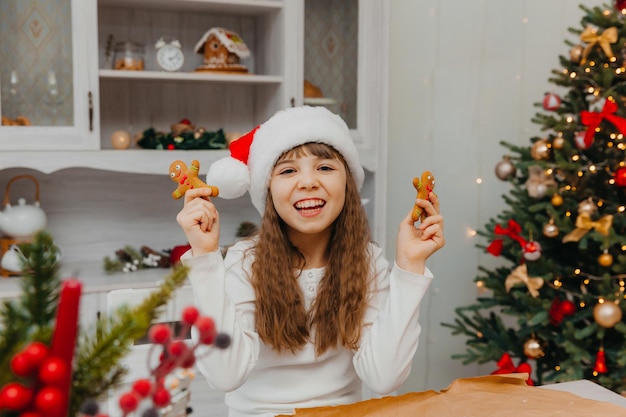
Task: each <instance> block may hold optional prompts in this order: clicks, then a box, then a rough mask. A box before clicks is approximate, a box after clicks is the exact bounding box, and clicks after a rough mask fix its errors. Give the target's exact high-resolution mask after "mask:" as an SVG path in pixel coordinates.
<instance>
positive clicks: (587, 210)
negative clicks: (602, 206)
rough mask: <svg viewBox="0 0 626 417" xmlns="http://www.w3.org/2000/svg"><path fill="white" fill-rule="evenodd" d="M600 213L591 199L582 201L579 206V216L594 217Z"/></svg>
mask: <svg viewBox="0 0 626 417" xmlns="http://www.w3.org/2000/svg"><path fill="white" fill-rule="evenodd" d="M597 211H598V206H597V204H595V203H594V202H593V200H592V198H591V197H589V198H588V199H586V200H583V201H581V202H580V203H579V204H578V214H583V213H584V214H588V215H589V216H593V215H594V214H596V212H597Z"/></svg>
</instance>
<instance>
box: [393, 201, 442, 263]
mask: <svg viewBox="0 0 626 417" xmlns="http://www.w3.org/2000/svg"><path fill="white" fill-rule="evenodd" d="M428 198H429V199H430V200H425V199H416V200H415V204H417V205H418V206H420V207H421V208H422V209H423V210H424V211H425V212H426V214H427V215H428V217H426V219H424V221H422V222H420V223H419V224H418V225H417V226H416V225H415V222H414V221H413V219H412V217H411V212H412V210H411V211H409V213H408V214H407V216H406V217H405V218H404V220H402V222H401V223H400V227H399V229H398V237H397V239H396V264H398V266H399V267H400V268H402V269H405V270H407V271H411V272H415V273H418V274H423V273H424V271H425V270H426V260H427V259H428V258H429V257H430V256H431V255H432V254H433V253H435V252H436V251H438V250H439V249H441V248H442V247H443V246H444V245H445V238H444V235H443V216H442V215H441V213H440V211H439V197H437V195H436V194H435V193H433V192H431V193H430V194H429V196H428Z"/></svg>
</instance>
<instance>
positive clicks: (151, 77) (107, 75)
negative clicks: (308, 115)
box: [99, 69, 283, 84]
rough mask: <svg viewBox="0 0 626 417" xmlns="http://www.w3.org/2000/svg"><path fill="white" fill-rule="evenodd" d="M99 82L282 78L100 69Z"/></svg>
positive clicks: (251, 81)
mask: <svg viewBox="0 0 626 417" xmlns="http://www.w3.org/2000/svg"><path fill="white" fill-rule="evenodd" d="M99 75H100V79H101V80H126V81H130V80H133V81H174V82H214V83H220V84H222V83H232V84H280V83H282V82H283V77H281V76H278V75H258V74H226V73H217V72H216V73H211V72H165V71H124V70H112V69H101V70H99Z"/></svg>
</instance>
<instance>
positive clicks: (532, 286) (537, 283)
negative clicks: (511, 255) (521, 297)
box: [504, 264, 543, 298]
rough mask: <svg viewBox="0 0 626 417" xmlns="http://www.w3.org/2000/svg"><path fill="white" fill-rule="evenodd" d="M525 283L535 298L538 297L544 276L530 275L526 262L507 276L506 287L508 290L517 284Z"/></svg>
mask: <svg viewBox="0 0 626 417" xmlns="http://www.w3.org/2000/svg"><path fill="white" fill-rule="evenodd" d="M519 283H523V284H525V285H526V287H528V292H530V295H532V296H533V297H534V298H537V296H538V295H539V288H541V287H543V278H541V277H533V278H529V277H528V267H527V266H526V264H522V265H520V266H518V267H517V268H515V269H514V270H513V272H511V274H510V275H509V276H508V277H506V281H504V288H505V289H506V292H509V291H511V288H512V287H513V286H514V285H515V284H519Z"/></svg>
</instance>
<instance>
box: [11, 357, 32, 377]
mask: <svg viewBox="0 0 626 417" xmlns="http://www.w3.org/2000/svg"><path fill="white" fill-rule="evenodd" d="M10 366H11V372H13V375H15V376H20V377H22V378H25V377H27V376H29V375H30V374H32V373H33V371H34V370H35V369H36V368H37V367H36V364H34V363H33V362H32V361H31V360H30V358H29V357H28V355H26V354H25V353H24V352H18V353H16V354H15V355H13V357H12V358H11V364H10Z"/></svg>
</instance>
